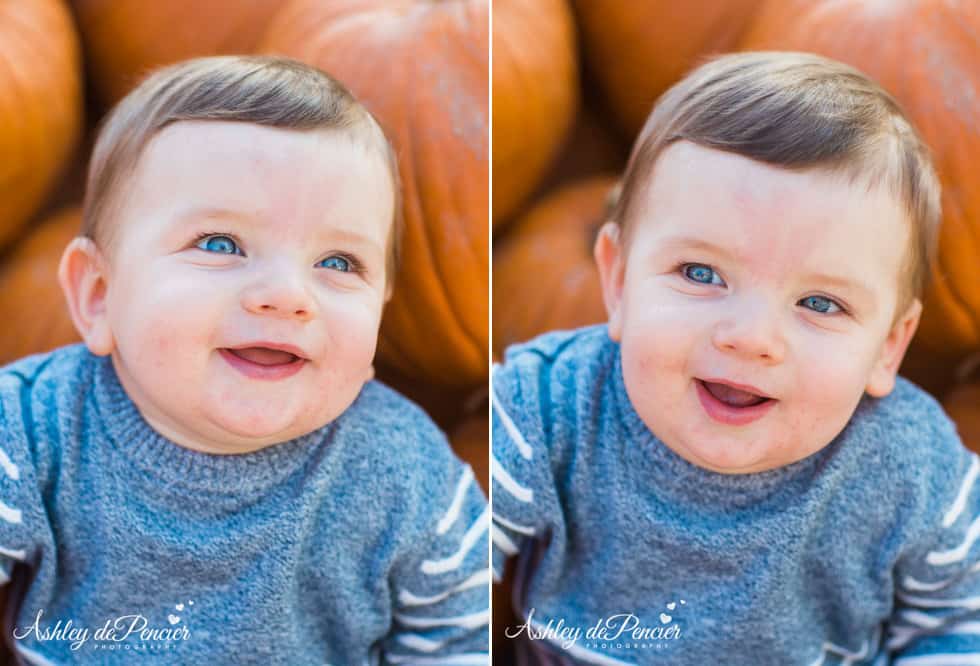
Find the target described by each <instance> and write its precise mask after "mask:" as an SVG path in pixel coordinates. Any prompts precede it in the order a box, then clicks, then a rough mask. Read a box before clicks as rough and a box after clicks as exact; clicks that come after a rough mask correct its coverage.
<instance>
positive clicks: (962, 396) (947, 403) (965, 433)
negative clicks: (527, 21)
mask: <svg viewBox="0 0 980 666" xmlns="http://www.w3.org/2000/svg"><path fill="white" fill-rule="evenodd" d="M943 407H945V408H946V411H947V412H948V413H949V416H950V418H952V419H953V421H955V422H956V430H957V431H958V432H959V433H960V437H961V438H962V439H963V443H964V444H966V446H967V448H969V449H970V450H972V451H976V452H977V453H980V380H978V381H975V382H973V383H972V384H963V385H961V386H958V387H956V388H955V389H953V390H952V391H951V392H950V394H949V395H947V396H946V399H945V400H943Z"/></svg>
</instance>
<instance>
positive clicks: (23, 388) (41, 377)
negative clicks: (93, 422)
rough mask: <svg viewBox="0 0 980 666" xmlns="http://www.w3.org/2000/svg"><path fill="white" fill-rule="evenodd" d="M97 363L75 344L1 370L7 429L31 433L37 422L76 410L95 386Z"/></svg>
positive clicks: (0, 403) (0, 402)
mask: <svg viewBox="0 0 980 666" xmlns="http://www.w3.org/2000/svg"><path fill="white" fill-rule="evenodd" d="M97 362H98V358H97V357H96V356H94V355H92V353H91V352H89V351H88V349H87V348H86V347H85V346H84V345H82V344H75V345H69V346H67V347H61V348H59V349H55V350H54V351H50V352H46V353H43V354H34V355H32V356H27V357H25V358H22V359H19V360H17V361H14V362H13V363H10V364H8V365H6V366H4V367H2V368H0V409H2V410H3V414H2V417H0V418H2V420H3V422H4V423H5V424H6V425H7V427H11V425H20V426H21V427H22V428H24V429H26V430H30V429H31V428H32V426H33V425H35V424H36V422H37V421H40V420H45V419H48V420H50V419H52V418H55V417H56V416H58V415H59V414H65V413H66V411H68V412H70V411H74V410H73V406H74V405H77V404H80V402H81V401H82V400H83V399H84V395H85V394H86V387H88V386H91V384H92V375H93V371H94V369H95V366H96V364H97Z"/></svg>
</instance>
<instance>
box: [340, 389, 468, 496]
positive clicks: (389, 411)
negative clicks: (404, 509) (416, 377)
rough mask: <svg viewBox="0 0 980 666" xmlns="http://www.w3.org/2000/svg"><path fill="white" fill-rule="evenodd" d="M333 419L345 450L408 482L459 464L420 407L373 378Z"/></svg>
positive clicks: (443, 473) (440, 473)
mask: <svg viewBox="0 0 980 666" xmlns="http://www.w3.org/2000/svg"><path fill="white" fill-rule="evenodd" d="M336 425H337V428H336V431H337V432H336V437H338V438H340V439H342V440H344V441H345V443H346V444H348V445H349V446H348V450H349V452H350V455H354V456H357V457H358V458H360V459H362V460H370V461H371V465H372V466H373V468H374V469H375V470H376V471H378V472H380V473H382V474H384V475H386V476H387V477H388V478H390V479H393V480H400V481H404V482H408V483H414V482H417V481H423V480H424V479H426V478H429V477H433V476H435V477H437V478H438V477H439V476H443V477H445V476H448V475H451V473H452V470H455V469H457V468H460V467H462V462H461V461H459V459H458V458H457V457H456V455H455V454H454V453H453V450H452V448H451V447H450V445H449V442H448V440H447V438H446V436H445V434H444V433H443V432H442V430H440V429H439V426H437V425H436V424H435V422H433V421H432V419H431V418H429V415H428V414H426V412H425V410H423V409H422V408H421V407H419V406H418V405H416V404H415V403H414V402H412V401H411V400H409V399H408V398H406V397H405V396H403V395H401V394H400V393H398V392H397V391H395V390H394V389H392V388H390V387H389V386H387V385H385V384H384V383H382V382H380V381H378V380H372V381H370V382H368V383H367V384H365V385H364V388H362V389H361V393H360V395H358V397H357V399H356V400H355V401H354V403H353V404H351V406H350V407H349V408H348V409H347V411H345V412H344V413H343V414H342V415H341V417H340V418H338V420H337V424H336ZM423 482H424V481H423Z"/></svg>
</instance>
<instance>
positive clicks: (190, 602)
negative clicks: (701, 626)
mask: <svg viewBox="0 0 980 666" xmlns="http://www.w3.org/2000/svg"><path fill="white" fill-rule="evenodd" d="M187 603H189V604H190V605H191V606H193V605H194V602H193V601H188V602H187ZM681 603H684V602H683V601H681Z"/></svg>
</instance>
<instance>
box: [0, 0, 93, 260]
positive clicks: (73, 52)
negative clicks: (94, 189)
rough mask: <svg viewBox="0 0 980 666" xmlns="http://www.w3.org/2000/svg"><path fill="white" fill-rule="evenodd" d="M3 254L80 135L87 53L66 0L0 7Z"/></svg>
mask: <svg viewBox="0 0 980 666" xmlns="http://www.w3.org/2000/svg"><path fill="white" fill-rule="evenodd" d="M0 101H2V103H0V155H2V156H3V158H2V161H0V247H3V246H4V245H6V244H7V243H8V242H9V241H11V240H12V239H13V238H14V237H15V236H16V235H17V233H18V232H20V230H21V229H22V228H23V227H24V226H25V225H26V224H27V222H28V220H29V219H30V218H31V217H32V216H33V215H35V214H36V213H37V212H38V210H39V208H40V207H41V204H42V203H43V201H44V198H45V196H47V194H48V193H49V192H50V190H51V188H52V186H53V185H54V184H55V182H56V181H57V179H58V177H59V175H60V174H61V172H62V169H63V168H64V167H65V165H66V163H67V161H68V159H69V158H70V157H71V155H72V152H73V151H74V148H75V145H76V142H77V141H78V138H79V136H80V133H81V128H82V117H83V111H82V83H81V52H80V49H79V46H78V37H77V35H76V34H75V27H74V25H73V24H72V19H71V14H70V12H69V11H68V8H67V7H66V6H65V5H64V4H63V3H62V2H61V1H60V0H22V1H19V2H0Z"/></svg>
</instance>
